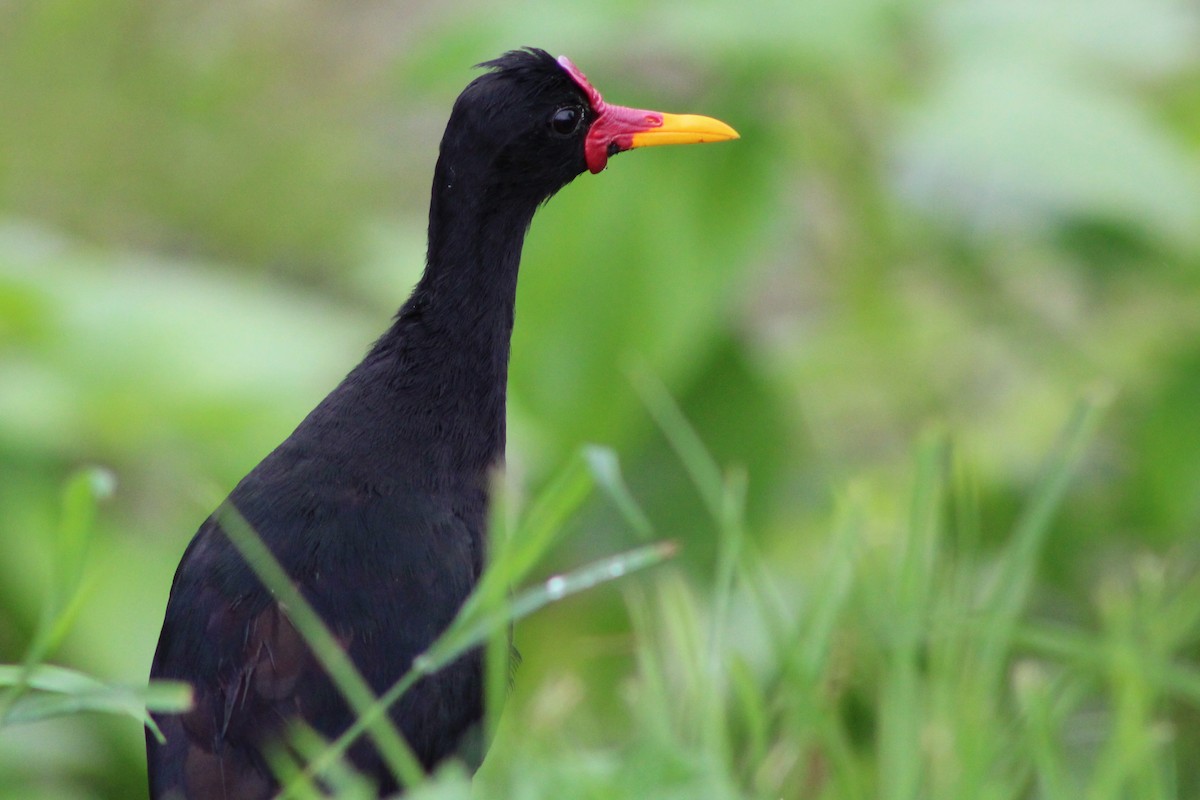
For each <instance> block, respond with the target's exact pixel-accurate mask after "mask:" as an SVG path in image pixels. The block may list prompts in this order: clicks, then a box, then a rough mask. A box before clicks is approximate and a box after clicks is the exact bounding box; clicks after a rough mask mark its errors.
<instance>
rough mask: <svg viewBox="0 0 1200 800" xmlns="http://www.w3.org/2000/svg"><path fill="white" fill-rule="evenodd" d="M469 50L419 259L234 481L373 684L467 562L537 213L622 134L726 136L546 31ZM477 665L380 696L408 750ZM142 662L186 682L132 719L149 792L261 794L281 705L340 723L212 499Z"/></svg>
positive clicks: (459, 703) (472, 687)
mask: <svg viewBox="0 0 1200 800" xmlns="http://www.w3.org/2000/svg"><path fill="white" fill-rule="evenodd" d="M481 66H484V67H486V68H488V71H487V72H486V73H484V74H482V75H480V76H479V77H478V78H476V79H475V80H474V81H473V82H472V83H471V84H470V85H469V86H468V87H467V88H466V89H465V90H464V91H463V93H462V94H461V95H460V96H459V98H458V100H457V101H456V102H455V104H454V109H453V111H452V113H451V116H450V120H449V122H448V124H447V127H446V132H445V136H444V138H443V140H442V144H441V150H440V154H439V158H438V161H437V166H436V168H435V171H434V180H433V192H432V200H431V204H430V213H429V248H428V255H427V260H426V269H425V272H424V274H423V276H422V277H421V279H420V281H419V283H418V284H417V286H416V288H415V289H414V291H413V293H412V296H411V297H410V298H409V299H408V301H407V302H406V303H405V304H404V305H403V307H402V308H401V309H400V311H399V313H398V314H397V316H396V318H395V321H394V323H393V324H392V326H391V328H390V329H389V330H388V331H387V332H386V333H384V335H383V336H382V337H380V339H379V340H378V341H377V342H376V343H375V344H374V346H373V347H372V348H371V349H370V351H369V353H368V354H367V356H366V358H365V359H363V361H362V363H360V364H359V365H358V366H357V367H355V368H354V369H353V370H352V371H351V372H350V374H349V375H347V376H346V378H345V379H344V380H343V381H342V383H341V384H340V385H339V386H338V387H337V388H336V389H334V390H333V392H332V393H331V394H329V396H328V397H326V398H325V399H324V400H323V401H322V402H321V403H320V404H319V405H318V406H317V407H316V408H315V409H314V410H313V411H312V413H310V414H309V415H308V417H307V418H305V419H304V421H303V422H301V423H300V425H299V427H297V428H296V430H295V432H294V433H293V434H292V435H291V436H290V437H288V438H287V440H285V441H284V442H283V443H282V444H281V445H280V446H279V447H278V448H276V449H275V450H274V451H273V452H272V453H271V454H270V455H268V456H267V457H266V458H265V459H263V461H262V462H261V463H260V464H259V465H258V466H256V467H255V468H254V469H253V470H252V471H251V472H250V473H249V474H248V475H247V476H246V477H245V478H244V479H243V480H242V481H241V482H240V483H239V484H238V485H237V486H236V487H235V488H234V490H233V491H232V493H231V494H230V496H229V502H230V503H231V504H232V505H233V506H234V507H235V508H236V509H237V510H238V512H239V513H240V514H241V515H242V516H243V517H244V518H245V520H246V521H247V522H248V523H249V525H250V526H251V527H252V528H253V529H254V531H255V532H256V533H257V534H258V535H259V536H260V537H261V538H262V540H263V541H264V542H265V543H266V545H267V546H268V547H269V548H270V550H271V551H272V553H273V554H274V556H275V558H276V559H277V560H278V561H279V562H280V564H281V565H282V566H283V567H284V568H285V569H286V570H287V572H288V574H289V575H290V577H291V578H292V580H293V581H294V582H295V583H296V585H297V586H298V587H299V588H300V590H301V591H302V592H303V594H304V596H305V597H306V599H307V600H308V601H309V602H310V603H311V604H312V605H313V607H314V608H315V610H316V611H317V612H318V613H319V614H320V615H321V617H322V618H323V619H324V620H325V622H326V624H327V625H328V627H329V628H330V629H331V631H332V632H333V633H334V635H335V636H336V637H337V638H338V640H339V642H340V643H341V644H342V645H343V646H344V647H345V648H346V650H347V652H348V654H349V655H350V657H351V658H352V659H353V661H354V662H355V664H356V665H357V667H358V668H359V670H360V671H361V672H362V674H363V676H364V678H365V679H366V680H367V682H368V683H369V684H370V686H371V688H372V689H373V690H374V691H375V692H376V693H377V694H382V693H383V692H384V691H386V690H387V688H388V687H390V686H391V685H392V683H393V682H394V681H395V680H396V679H397V678H398V677H400V676H401V675H402V674H403V673H404V672H405V671H406V670H407V669H408V668H409V666H410V664H411V662H412V660H413V658H414V657H415V656H417V655H418V654H420V653H421V652H422V651H423V650H424V649H425V648H427V647H428V646H429V644H430V643H431V642H432V641H433V640H434V639H435V638H436V637H437V636H438V634H439V633H441V631H443V630H444V629H445V628H446V626H447V625H448V624H449V623H450V621H451V620H452V618H453V617H454V614H455V613H456V612H457V610H458V609H459V607H460V606H461V605H462V603H463V601H464V600H465V598H466V597H467V595H468V594H469V593H470V591H471V589H472V588H473V586H474V585H475V583H476V581H477V580H478V578H479V575H480V571H481V570H482V568H483V563H484V541H485V524H486V516H487V489H488V480H489V474H490V472H491V471H492V470H493V469H494V468H495V467H496V466H497V465H498V464H499V463H500V462H501V461H502V459H503V454H504V440H505V385H506V379H507V370H508V356H509V340H510V335H511V332H512V326H513V306H514V301H515V296H516V282H517V269H518V264H519V261H520V255H521V247H522V242H523V240H524V236H525V232H526V230H527V229H528V227H529V224H530V222H531V220H532V218H533V215H534V212H535V211H536V209H537V208H538V206H539V205H540V204H541V203H543V202H545V201H546V200H547V199H548V198H550V197H551V196H552V195H553V194H554V193H555V192H557V191H558V190H559V189H560V188H562V187H563V186H565V185H566V184H567V183H569V182H570V181H571V180H572V179H573V178H575V177H576V176H577V175H579V174H580V173H581V172H583V171H584V170H585V169H589V168H590V169H592V171H599V170H600V169H602V168H603V167H604V163H605V161H606V160H607V158H608V156H610V155H612V154H613V153H615V152H617V151H619V150H624V149H628V148H630V147H635V146H640V145H642V144H659V143H663V144H665V143H679V142H685V141H708V140H719V139H722V138H732V137H734V136H736V134H734V133H733V131H732V130H731V129H728V127H727V126H724V125H723V124H722V123H717V122H716V121H715V120H709V119H708V118H706V117H675V116H672V115H661V114H656V113H654V112H642V111H637V110H634V109H624V108H621V107H620V106H610V105H607V104H605V103H604V102H603V100H601V99H600V96H599V94H598V93H596V92H595V90H594V89H592V88H591V86H590V84H588V83H587V81H586V79H585V78H584V77H583V76H582V74H581V73H579V72H578V70H576V69H575V68H574V67H573V66H572V65H571V64H570V62H567V61H566V60H565V59H559V60H556V59H554V58H553V57H551V56H549V55H548V54H546V53H545V52H543V51H541V50H534V49H528V50H523V51H514V52H511V53H508V54H506V55H504V56H503V57H501V58H499V59H496V60H495V61H491V62H488V63H486V64H484V65H481ZM663 133H671V134H672V136H671V137H663V136H662V134H663ZM647 136H649V137H650V138H643V139H639V137H647ZM655 136H657V137H658V138H657V139H655V138H653V137H655ZM481 671H482V664H481V657H480V656H479V654H478V653H474V654H470V655H468V656H466V657H464V658H462V659H460V660H459V661H458V662H456V663H454V664H452V665H450V666H448V667H446V668H445V669H443V670H441V671H440V672H438V673H437V674H435V675H433V676H430V677H427V678H425V679H424V680H422V681H421V682H420V683H418V684H417V685H416V686H414V687H413V688H412V689H411V690H410V691H409V692H407V693H406V694H405V695H404V697H403V698H402V699H401V700H400V701H399V702H398V703H397V704H396V705H395V706H394V707H393V709H392V718H393V720H394V722H395V723H396V725H397V726H398V727H399V729H400V730H401V732H402V733H403V734H404V736H405V737H406V738H407V740H408V741H409V743H410V744H411V746H412V747H413V750H414V752H415V753H416V755H417V757H418V758H419V759H420V761H421V763H422V764H423V765H424V766H425V768H427V769H429V768H432V767H433V766H434V765H435V764H436V763H437V762H438V761H440V760H442V759H443V758H445V757H447V756H449V755H451V754H453V753H455V752H456V749H457V748H459V747H460V745H461V743H462V742H463V740H464V736H466V735H467V733H468V732H469V731H470V730H471V729H472V728H473V726H475V725H476V724H477V723H478V721H479V719H480V717H481V714H482V694H481V692H482V690H481ZM151 677H152V678H154V679H174V680H183V681H187V682H189V683H191V684H192V686H193V688H194V692H195V699H196V704H195V707H194V708H193V710H192V711H190V712H188V713H185V714H182V715H178V716H167V715H160V716H157V717H156V719H157V721H158V723H159V725H160V726H161V728H162V730H163V732H164V734H165V735H166V743H165V744H161V745H160V744H158V743H157V742H156V741H155V740H154V739H153V738H152V737H149V736H148V737H147V753H148V760H149V772H150V793H151V795H152V797H156V798H157V797H172V796H174V797H180V798H191V799H192V800H195V798H208V797H218V798H229V799H233V798H265V797H269V796H271V794H273V793H274V792H275V791H276V790H277V788H278V787H277V785H276V783H275V781H274V778H273V777H272V775H271V772H270V770H269V768H268V767H267V764H266V762H265V760H264V757H263V752H264V749H265V747H266V746H267V745H268V744H269V743H270V742H271V741H272V740H273V739H276V738H278V737H279V736H281V734H282V732H283V731H284V729H285V727H286V724H287V722H288V720H290V719H294V718H299V719H302V720H303V721H304V722H305V723H307V724H308V725H310V726H312V727H313V728H314V729H316V730H317V731H318V732H319V733H321V734H322V735H324V736H326V737H329V738H333V737H335V736H337V735H338V734H339V733H341V732H342V731H344V730H345V729H346V728H347V727H348V726H349V725H350V724H351V723H352V721H353V716H352V714H351V712H350V710H349V708H348V706H347V704H346V703H345V701H344V700H343V699H342V698H341V697H340V695H339V694H338V693H337V691H336V690H335V689H334V688H333V687H332V685H331V683H330V682H329V680H328V678H327V677H326V676H325V674H324V672H323V671H322V669H321V668H320V666H319V665H318V664H317V663H316V662H315V660H314V659H313V657H312V655H311V654H310V653H309V651H308V649H307V647H306V645H305V644H304V642H303V640H302V638H301V637H300V636H299V634H298V633H297V632H296V630H295V629H294V628H293V627H292V625H291V623H290V622H289V620H288V618H287V615H286V613H285V612H284V611H283V610H281V608H280V607H279V605H278V603H277V602H276V601H275V600H274V598H273V597H272V596H271V595H270V593H269V592H268V591H267V590H266V589H265V588H264V587H263V586H262V585H261V584H260V582H259V581H258V580H257V579H256V578H255V576H254V574H253V573H252V572H251V570H250V568H249V567H248V566H247V565H246V564H245V562H244V561H243V560H242V559H241V558H240V556H239V555H238V553H237V551H236V550H235V548H234V547H233V545H232V544H231V543H230V542H229V540H228V539H227V538H226V537H225V535H224V533H223V532H222V530H221V529H220V526H219V524H218V523H217V522H216V519H215V517H210V518H209V519H208V520H207V521H206V522H205V523H204V524H203V525H202V526H201V527H200V530H199V531H198V532H197V534H196V536H195V537H194V538H193V540H192V542H191V544H190V545H189V546H188V548H187V550H186V552H185V553H184V555H183V558H182V561H181V563H180V565H179V568H178V570H177V572H176V575H175V581H174V584H173V586H172V589H171V595H170V600H169V602H168V605H167V611H166V617H165V620H164V623H163V630H162V635H161V638H160V640H159V644H158V649H157V652H156V653H155V657H154V663H153V666H152V668H151ZM350 757H351V759H352V761H353V762H354V764H355V766H356V767H357V768H358V769H359V770H361V771H362V772H363V773H364V774H366V775H368V776H371V777H372V778H373V779H374V780H375V781H376V782H377V783H378V786H379V790H380V792H381V794H382V793H388V792H391V791H394V790H396V788H397V783H396V779H395V777H394V776H392V775H391V774H390V773H389V772H388V770H387V769H386V768H385V766H384V764H383V763H382V760H381V758H380V756H379V755H378V753H377V752H376V751H375V749H374V747H373V745H372V743H371V742H370V741H369V739H367V738H365V737H364V738H361V739H360V740H359V741H358V742H357V743H356V744H355V745H354V747H353V748H352V749H351V751H350Z"/></svg>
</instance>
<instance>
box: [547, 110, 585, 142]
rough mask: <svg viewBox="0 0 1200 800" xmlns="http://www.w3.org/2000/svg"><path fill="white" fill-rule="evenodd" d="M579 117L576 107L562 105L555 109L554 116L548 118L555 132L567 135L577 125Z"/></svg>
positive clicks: (572, 131) (573, 130)
mask: <svg viewBox="0 0 1200 800" xmlns="http://www.w3.org/2000/svg"><path fill="white" fill-rule="evenodd" d="M580 117H581V115H580V113H579V109H578V108H575V107H573V106H564V107H562V108H560V109H559V110H558V111H555V112H554V116H553V117H551V118H550V128H551V129H552V130H553V131H554V132H555V133H557V134H561V135H562V136H568V135H570V134H572V133H574V132H575V129H576V128H578V127H579V120H580Z"/></svg>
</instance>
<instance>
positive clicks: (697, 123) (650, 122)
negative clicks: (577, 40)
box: [584, 103, 738, 172]
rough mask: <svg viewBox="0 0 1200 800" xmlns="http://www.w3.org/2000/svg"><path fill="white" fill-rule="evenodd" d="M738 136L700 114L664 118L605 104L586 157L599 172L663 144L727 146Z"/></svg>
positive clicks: (594, 124) (591, 130) (590, 132)
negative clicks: (612, 160)
mask: <svg viewBox="0 0 1200 800" xmlns="http://www.w3.org/2000/svg"><path fill="white" fill-rule="evenodd" d="M736 138H738V132H737V131H735V130H734V129H733V128H731V127H729V126H728V125H726V124H725V123H724V122H721V120H719V119H713V118H712V117H702V116H700V115H699V114H664V113H663V112H661V111H646V110H644V109H640V108H626V107H625V106H614V105H611V104H608V103H605V104H604V106H603V109H602V110H601V111H600V113H599V114H598V115H597V116H596V119H595V121H593V122H592V127H591V128H589V129H588V135H587V144H586V145H585V147H584V149H585V154H586V156H587V162H588V169H590V170H591V171H592V172H599V171H600V170H602V169H604V167H605V165H606V164H607V163H608V157H609V156H612V155H615V154H617V153H619V152H621V151H622V150H632V149H633V148H635V147H653V146H655V145H660V144H697V143H699V142H725V141H728V140H730V139H736Z"/></svg>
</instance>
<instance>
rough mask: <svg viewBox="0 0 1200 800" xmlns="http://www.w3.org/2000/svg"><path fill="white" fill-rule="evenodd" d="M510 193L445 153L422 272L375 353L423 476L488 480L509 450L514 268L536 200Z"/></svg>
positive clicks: (403, 442)
mask: <svg viewBox="0 0 1200 800" xmlns="http://www.w3.org/2000/svg"><path fill="white" fill-rule="evenodd" d="M503 195H504V192H503V190H502V189H500V190H496V189H494V188H493V187H491V186H489V185H488V184H487V182H486V181H465V180H457V179H456V178H455V176H454V175H453V171H452V170H450V169H448V168H446V167H445V165H444V164H443V163H441V161H439V164H438V168H437V170H436V171H435V177H434V191H433V199H432V202H431V205H430V222H429V252H428V255H427V258H426V266H425V273H424V275H423V276H422V277H421V280H420V281H419V282H418V284H417V286H416V288H415V289H414V290H413V294H412V296H411V297H410V298H409V300H408V302H406V303H405V304H404V306H403V307H402V308H401V309H400V312H399V314H398V315H397V317H396V320H395V323H394V324H393V326H392V328H391V329H390V330H389V331H388V333H386V334H385V335H384V336H383V338H382V339H380V341H379V342H378V343H377V345H376V348H375V350H374V351H373V353H372V357H370V358H369V359H368V360H369V361H375V360H377V363H380V364H381V365H386V367H385V369H386V371H387V372H388V373H389V377H390V380H388V381H387V382H386V383H387V385H389V386H390V387H392V388H391V389H390V390H389V391H390V393H391V395H392V396H391V398H390V401H389V403H390V404H391V405H392V408H393V416H394V419H393V424H394V425H395V432H396V434H397V436H398V437H399V441H398V442H397V444H398V446H399V447H401V448H402V449H403V450H404V451H406V452H407V453H408V454H410V455H411V454H412V453H413V452H414V449H413V448H412V447H410V446H408V444H409V443H413V442H418V441H419V442H421V448H420V451H422V452H423V453H424V455H423V456H421V457H420V458H422V459H424V458H428V459H429V463H428V464H425V465H424V466H423V467H418V469H419V470H420V471H424V472H425V474H426V475H436V476H442V477H446V476H451V477H452V478H453V479H455V480H459V479H466V480H469V481H474V480H486V475H487V473H488V472H489V471H490V469H491V468H492V467H494V466H495V465H497V464H498V463H499V462H500V461H502V460H503V457H504V445H505V404H506V384H507V381H508V356H509V344H510V339H511V337H512V327H513V311H514V306H515V303H516V291H517V271H518V267H519V265H520V260H521V248H522V245H523V243H524V239H525V232H526V230H527V229H528V227H529V223H530V221H531V220H532V218H533V213H534V211H535V210H536V207H537V203H536V202H531V203H520V202H513V200H512V198H510V197H504V196H503ZM413 466H417V465H413ZM425 470H428V471H425Z"/></svg>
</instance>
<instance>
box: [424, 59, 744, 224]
mask: <svg viewBox="0 0 1200 800" xmlns="http://www.w3.org/2000/svg"><path fill="white" fill-rule="evenodd" d="M479 66H480V67H484V68H486V69H488V70H489V71H488V72H487V73H486V74H484V75H481V76H479V77H478V78H476V79H475V80H474V81H472V82H471V84H470V85H469V86H468V87H467V88H466V89H465V90H464V91H463V93H462V94H461V95H460V96H459V98H458V100H457V101H456V102H455V104H454V111H453V112H452V113H451V118H450V124H449V125H448V126H447V129H446V139H445V140H443V144H442V149H443V154H445V153H446V151H447V149H448V148H455V149H461V148H464V147H465V148H467V149H470V150H471V151H472V152H473V153H475V154H488V162H487V163H486V164H479V163H477V164H475V165H474V168H475V169H488V170H491V171H492V172H493V173H494V174H495V175H497V176H503V179H504V180H505V181H506V182H507V183H509V184H510V188H515V187H513V186H512V184H518V185H523V186H527V187H529V188H530V189H531V190H534V191H536V193H537V194H539V195H540V197H539V198H538V199H539V200H544V199H546V198H548V197H550V196H551V195H552V194H554V193H555V192H556V191H558V190H559V189H560V188H562V187H563V186H564V185H566V184H567V183H569V182H570V181H571V180H572V179H574V178H575V177H576V176H577V175H579V174H580V173H582V172H583V171H584V170H590V171H591V172H593V173H596V172H600V171H602V170H603V169H604V168H605V166H606V165H607V163H608V159H609V158H610V157H611V156H613V155H615V154H616V153H619V152H622V151H624V150H629V149H632V148H634V147H646V146H650V145H663V144H688V143H695V142H717V141H725V140H728V139H736V138H738V134H737V132H736V131H735V130H734V129H733V128H731V127H729V126H728V125H726V124H725V123H724V122H721V121H720V120H716V119H713V118H711V117H704V116H699V115H692V114H666V113H662V112H658V111H647V110H643V109H636V108H627V107H625V106H618V105H614V104H612V103H607V102H605V101H604V99H603V98H602V97H601V95H600V92H599V91H597V90H596V88H595V87H594V86H592V84H591V82H590V81H588V79H587V78H586V77H585V76H584V74H583V72H581V71H580V70H579V68H578V67H576V66H575V65H574V64H572V63H571V61H570V60H569V59H567V58H566V57H565V56H563V57H560V58H557V59H556V58H554V57H553V56H551V55H550V54H549V53H547V52H545V51H544V50H538V49H535V48H526V49H524V50H514V51H511V52H509V53H505V54H504V55H503V56H501V57H500V58H497V59H494V60H492V61H486V62H484V63H482V64H480V65H479Z"/></svg>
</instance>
